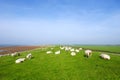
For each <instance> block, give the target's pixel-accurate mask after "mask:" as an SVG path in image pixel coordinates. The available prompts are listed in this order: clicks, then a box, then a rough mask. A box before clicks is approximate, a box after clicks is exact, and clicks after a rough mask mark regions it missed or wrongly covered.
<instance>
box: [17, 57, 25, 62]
mask: <svg viewBox="0 0 120 80" xmlns="http://www.w3.org/2000/svg"><path fill="white" fill-rule="evenodd" d="M23 61H25V58H19V59H17V60H16V61H15V63H21V62H23Z"/></svg>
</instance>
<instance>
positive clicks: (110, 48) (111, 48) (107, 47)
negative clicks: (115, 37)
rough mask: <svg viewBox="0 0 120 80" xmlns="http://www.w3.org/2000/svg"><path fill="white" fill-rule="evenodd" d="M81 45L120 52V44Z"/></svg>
mask: <svg viewBox="0 0 120 80" xmlns="http://www.w3.org/2000/svg"><path fill="white" fill-rule="evenodd" d="M80 47H82V48H89V49H93V50H103V51H110V52H117V53H120V46H100V45H98V46H97V45H85V46H80Z"/></svg>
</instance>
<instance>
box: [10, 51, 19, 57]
mask: <svg viewBox="0 0 120 80" xmlns="http://www.w3.org/2000/svg"><path fill="white" fill-rule="evenodd" d="M11 56H13V57H14V56H20V53H19V52H14V53H12V54H11Z"/></svg>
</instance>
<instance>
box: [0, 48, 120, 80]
mask: <svg viewBox="0 0 120 80" xmlns="http://www.w3.org/2000/svg"><path fill="white" fill-rule="evenodd" d="M49 50H51V48H50V47H48V48H44V49H35V50H31V51H26V52H22V54H21V56H18V57H12V56H4V57H0V80H120V56H118V55H112V54H110V56H111V60H103V59H101V58H100V57H99V55H100V53H99V52H93V54H92V56H91V57H90V58H86V57H84V50H82V51H80V52H79V53H77V55H76V56H71V55H70V52H69V51H67V52H66V51H64V50H61V54H58V55H55V54H54V53H51V54H46V51H49ZM57 50H59V47H58V46H57V47H54V49H53V50H52V51H53V52H55V51H57ZM28 53H32V55H33V58H32V59H30V60H26V61H24V62H23V63H20V64H15V60H16V59H18V58H21V57H25V56H26V55H27V54H28Z"/></svg>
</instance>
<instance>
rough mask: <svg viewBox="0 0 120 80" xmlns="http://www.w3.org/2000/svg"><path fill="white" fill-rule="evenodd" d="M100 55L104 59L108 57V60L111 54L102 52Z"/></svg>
mask: <svg viewBox="0 0 120 80" xmlns="http://www.w3.org/2000/svg"><path fill="white" fill-rule="evenodd" d="M100 57H101V58H103V59H106V60H110V56H109V55H107V54H103V53H102V54H100Z"/></svg>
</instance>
